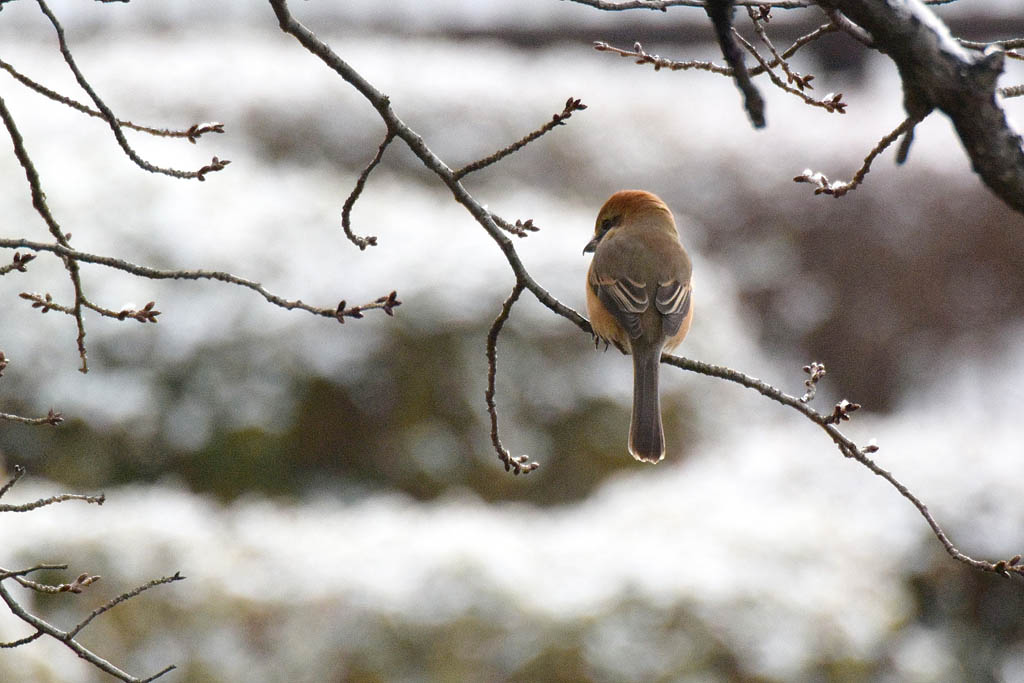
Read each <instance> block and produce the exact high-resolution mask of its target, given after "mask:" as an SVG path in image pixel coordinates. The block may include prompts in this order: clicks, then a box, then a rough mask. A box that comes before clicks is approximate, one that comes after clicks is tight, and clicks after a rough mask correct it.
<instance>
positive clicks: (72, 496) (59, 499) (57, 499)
mask: <svg viewBox="0 0 1024 683" xmlns="http://www.w3.org/2000/svg"><path fill="white" fill-rule="evenodd" d="M106 499H107V498H106V496H104V495H103V494H102V493H101V494H99V495H98V496H86V495H82V494H80V493H62V494H60V495H57V496H50V497H49V498H40V499H39V500H34V501H32V502H31V503H22V504H21V505H8V504H6V503H0V512H29V511H31V510H36V509H38V508H41V507H45V506H47V505H53V504H54V503H64V502H66V501H69V500H81V501H85V502H86V503H93V504H95V505H103V503H104V502H105V501H106Z"/></svg>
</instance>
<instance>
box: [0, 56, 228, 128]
mask: <svg viewBox="0 0 1024 683" xmlns="http://www.w3.org/2000/svg"><path fill="white" fill-rule="evenodd" d="M0 69H3V70H5V71H6V72H7V73H9V74H11V76H13V77H14V79H15V80H17V81H18V82H19V83H21V84H22V85H24V86H26V87H28V88H31V89H32V90H35V91H36V92H37V93H39V94H40V95H42V96H43V97H48V98H50V99H51V100H53V101H54V102H60V103H61V104H63V105H66V106H68V107H71V108H72V109H74V110H76V111H80V112H82V113H83V114H86V115H88V116H92V117H95V118H98V119H103V120H106V117H105V116H104V115H103V113H102V112H99V111H97V110H95V109H91V108H89V107H87V106H86V105H84V104H82V103H81V102H79V101H77V100H74V99H72V98H70V97H66V96H64V95H61V94H60V93H59V92H56V91H53V90H50V89H49V88H47V87H46V86H45V85H43V84H42V83H38V82H36V81H34V80H32V79H31V78H29V77H28V76H26V75H24V74H22V73H21V72H19V71H18V70H17V69H15V68H14V67H13V66H12V65H10V64H8V63H7V62H5V61H4V60H2V59H0ZM117 123H118V125H119V126H121V127H122V128H130V129H132V130H137V131H139V132H140V133H147V134H149V135H153V136H155V137H161V138H185V139H186V140H188V141H189V142H191V143H192V144H193V145H194V144H196V141H197V140H198V139H199V138H200V137H202V136H203V135H205V134H206V133H223V132H224V124H223V123H217V122H216V121H210V122H208V123H195V124H192V125H191V126H189V127H188V128H186V129H184V130H172V129H170V128H152V127H150V126H140V125H138V124H136V123H132V122H131V121H126V120H124V119H118V120H117Z"/></svg>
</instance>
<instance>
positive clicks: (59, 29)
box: [36, 0, 230, 336]
mask: <svg viewBox="0 0 1024 683" xmlns="http://www.w3.org/2000/svg"><path fill="white" fill-rule="evenodd" d="M36 2H37V3H38V4H39V9H41V10H42V12H43V14H45V15H46V18H47V19H49V20H50V23H51V24H53V29H54V31H56V33H57V41H58V42H59V43H60V53H61V55H63V56H64V61H65V63H67V65H68V68H69V69H71V72H72V73H73V74H74V75H75V80H76V81H78V85H80V86H81V87H82V90H84V91H85V92H86V93H88V94H89V97H90V99H92V101H93V104H94V105H96V108H97V109H98V110H99V111H100V113H102V114H103V118H104V119H106V121H107V123H108V124H109V125H110V129H111V130H112V131H113V132H114V138H115V139H116V140H117V144H118V145H120V146H121V149H122V150H124V153H125V154H126V155H127V156H128V158H129V159H131V160H132V161H133V162H135V165H136V166H138V167H139V168H141V169H143V170H146V171H149V172H150V173H161V174H163V175H168V176H171V177H173V178H196V179H197V180H204V179H205V176H206V174H207V173H210V172H212V171H219V170H221V169H223V168H224V167H225V166H226V165H227V164H228V163H230V162H228V161H226V160H225V161H221V160H219V159H217V157H214V158H213V161H212V162H211V163H210V164H208V165H206V166H204V167H203V168H201V169H199V170H198V171H179V170H177V169H174V168H163V167H160V166H155V165H153V164H151V163H149V162H148V161H146V160H145V159H143V158H142V157H140V156H139V155H138V153H136V151H135V150H134V149H132V147H131V145H129V144H128V139H127V138H125V136H124V131H122V130H121V124H120V122H119V121H118V119H117V117H116V116H115V115H114V112H113V111H111V109H110V107H108V106H107V105H106V103H105V102H104V101H103V100H102V99H100V96H99V95H97V94H96V91H95V90H94V89H93V87H92V85H90V83H89V81H88V80H86V78H85V76H84V75H83V74H82V71H81V70H80V69H79V68H78V64H77V63H75V58H74V57H73V56H72V54H71V49H70V48H69V47H68V43H67V40H66V39H65V37H64V27H63V26H61V23H60V21H58V19H57V17H56V15H54V13H53V12H52V11H50V7H49V6H48V5H47V4H46V0H36ZM83 336H84V335H83Z"/></svg>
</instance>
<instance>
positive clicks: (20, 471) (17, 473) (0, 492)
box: [0, 465, 25, 578]
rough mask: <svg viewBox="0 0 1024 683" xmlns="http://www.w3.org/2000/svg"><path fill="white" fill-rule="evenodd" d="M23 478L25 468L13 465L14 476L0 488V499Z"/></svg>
mask: <svg viewBox="0 0 1024 683" xmlns="http://www.w3.org/2000/svg"><path fill="white" fill-rule="evenodd" d="M24 476H25V467H24V466H22V465H15V466H14V476H12V477H11V478H10V480H9V481H8V482H7V483H6V484H4V485H3V486H0V498H3V497H4V496H5V495H7V492H8V491H10V490H11V488H13V487H14V485H15V484H17V483H18V480H19V479H21V478H22V477H24ZM0 578H6V577H0Z"/></svg>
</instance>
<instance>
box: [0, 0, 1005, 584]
mask: <svg viewBox="0 0 1024 683" xmlns="http://www.w3.org/2000/svg"><path fill="white" fill-rule="evenodd" d="M268 1H269V3H270V6H271V8H272V9H273V10H274V13H275V15H276V16H277V19H278V22H279V24H280V26H281V30H283V31H284V32H285V33H288V34H290V35H292V36H294V37H295V38H296V39H297V40H298V41H299V43H300V44H302V46H303V47H305V48H306V49H307V50H308V51H309V52H310V53H312V54H313V55H315V56H316V57H318V58H319V59H320V60H321V61H323V62H324V63H325V64H326V65H327V66H328V67H330V68H331V69H333V70H334V71H335V72H337V73H338V75H340V76H341V77H342V78H343V79H344V80H345V81H346V82H348V83H349V84H351V85H352V86H353V87H355V88H356V89H357V90H358V91H359V92H360V93H361V94H362V95H363V96H364V97H365V98H366V99H367V100H368V101H369V102H370V104H371V105H372V106H373V107H374V108H375V109H376V110H377V112H378V114H379V115H380V117H381V119H382V120H383V121H384V124H385V126H386V127H387V129H388V130H389V131H392V132H393V133H394V135H395V136H396V137H397V138H398V139H401V140H402V141H403V142H405V143H406V145H408V147H409V149H410V150H411V151H412V152H413V153H414V154H415V155H416V156H417V157H418V158H419V159H420V161H421V162H422V163H423V164H424V166H426V168H427V169H428V170H430V171H431V172H433V173H434V174H435V175H437V176H438V178H439V179H440V180H441V182H442V183H444V184H445V186H447V187H448V188H449V190H451V192H452V195H453V196H454V197H455V200H456V201H457V202H459V203H460V204H462V205H463V206H464V207H465V208H466V210H467V211H469V213H470V214H471V215H472V216H473V217H474V218H475V219H476V221H477V222H478V223H479V224H480V226H481V227H482V228H483V229H484V230H485V231H486V232H487V233H488V234H489V235H490V236H491V238H492V239H493V240H494V241H495V242H496V243H497V245H498V247H499V248H500V249H501V250H502V253H503V254H504V255H505V258H506V260H507V261H508V263H509V267H510V268H511V269H512V272H513V273H514V274H515V277H516V284H515V286H514V288H513V289H512V292H511V293H510V295H509V297H508V298H507V299H506V300H505V303H504V304H503V306H502V310H501V313H500V314H499V315H498V317H497V318H496V319H495V321H494V323H493V324H492V326H491V329H490V331H489V333H488V339H487V356H488V388H487V392H486V394H485V398H486V401H487V405H488V413H489V415H490V416H491V428H492V429H491V434H492V443H493V444H494V446H495V449H496V451H497V452H498V454H499V457H501V459H502V461H503V462H505V463H506V465H508V467H509V469H513V468H514V467H515V465H514V464H513V463H512V462H510V460H506V458H505V457H503V456H508V457H509V458H511V456H509V455H508V451H507V450H506V449H505V448H504V447H503V446H502V445H501V441H500V439H498V438H497V415H496V408H495V406H494V401H493V397H494V373H495V372H496V370H495V364H496V350H495V349H496V343H497V337H498V335H499V334H500V331H501V328H502V326H503V325H504V322H505V320H507V318H508V316H509V313H510V312H511V308H512V306H513V305H514V304H515V303H516V301H517V300H518V298H519V296H520V294H521V292H522V291H523V290H524V289H525V290H529V291H530V292H531V293H532V294H533V295H534V296H535V297H536V298H537V300H538V301H539V302H540V303H541V304H543V305H544V306H546V307H547V308H548V309H550V310H551V311H552V312H553V313H555V314H556V315H559V316H562V317H564V318H566V319H567V320H569V321H570V322H572V323H573V324H575V325H576V326H577V327H579V328H580V329H581V330H583V331H584V332H586V333H587V334H588V335H591V336H592V335H593V331H592V329H591V327H590V323H589V322H588V321H587V320H586V319H585V318H583V317H582V316H581V315H580V314H579V313H577V312H576V311H575V310H573V309H572V308H570V307H568V306H565V305H564V304H562V303H561V302H560V301H558V300H557V299H556V298H555V297H553V296H551V294H550V293H548V292H547V290H545V289H544V288H543V287H541V285H540V284H538V283H537V282H536V281H535V280H534V279H533V277H532V276H531V275H530V274H529V272H527V270H526V268H525V267H524V265H523V263H522V261H521V260H520V259H519V256H518V253H517V252H516V250H515V247H514V245H513V243H512V241H511V240H510V239H509V238H508V237H507V236H506V235H505V234H503V233H502V231H501V228H500V227H499V225H498V224H497V221H496V220H495V218H496V217H495V216H493V215H492V214H491V213H490V212H489V211H487V209H485V208H484V207H483V206H481V205H480V204H479V203H478V202H477V201H476V199H474V198H473V196H472V195H471V194H470V193H469V192H468V191H467V190H466V189H465V187H463V185H462V184H461V182H460V181H459V177H458V175H457V173H456V172H454V171H452V170H451V168H450V167H449V166H448V165H447V164H446V163H444V162H443V161H442V160H441V159H440V158H439V157H437V155H435V154H434V152H433V151H431V149H430V148H429V147H428V146H427V144H426V142H424V140H423V138H422V137H421V136H420V135H418V134H417V133H416V132H415V131H413V130H412V129H411V128H409V126H408V125H406V124H405V123H404V122H403V121H402V120H401V119H400V118H399V117H398V115H397V114H396V113H395V111H394V110H393V109H392V107H391V101H390V99H389V98H388V97H387V96H386V95H384V94H383V93H381V92H380V91H378V90H377V89H376V88H375V87H373V85H372V84H370V83H369V82H368V81H367V80H365V79H364V78H363V77H362V76H361V75H360V74H359V73H358V72H357V71H356V70H355V69H353V68H352V67H351V66H350V65H349V64H348V63H347V62H345V61H344V60H343V59H341V58H340V57H339V56H338V55H337V54H335V53H334V52H333V51H332V50H331V48H330V47H328V46H327V44H325V43H323V42H322V41H320V40H319V39H318V38H317V37H316V36H315V35H314V34H313V33H312V32H311V31H309V29H307V28H306V27H305V26H303V25H302V24H300V23H299V22H298V21H297V20H296V19H295V18H294V17H293V16H292V15H291V13H290V12H289V10H288V4H287V0H268ZM890 1H891V0H890ZM585 4H591V3H585ZM738 4H744V3H738ZM0 245H2V243H0ZM661 362H663V363H668V364H670V365H674V366H676V367H679V368H681V369H683V370H688V371H690V372H696V373H699V374H703V375H707V376H709V377H716V378H719V379H724V380H727V381H730V382H735V383H737V384H740V385H741V386H745V387H748V388H751V389H754V390H755V391H758V392H759V393H761V394H762V395H764V396H766V397H767V398H770V399H771V400H774V401H776V402H778V403H781V404H782V405H785V406H788V407H790V408H793V409H794V410H797V411H798V412H800V413H801V414H802V415H804V416H805V417H807V418H808V419H809V420H811V421H812V422H814V423H815V424H816V425H818V426H819V427H820V428H822V429H823V430H824V431H825V433H826V434H828V436H829V438H830V439H831V440H832V441H833V442H834V443H835V444H836V447H837V448H838V449H839V451H840V452H841V453H842V454H843V455H844V456H846V457H849V458H853V459H855V460H857V461H858V462H859V463H861V464H862V465H864V466H865V467H866V468H868V469H869V470H870V471H871V472H873V473H874V474H876V475H878V476H880V477H882V478H883V479H885V480H886V481H887V482H888V483H889V484H890V485H892V486H893V487H894V488H895V489H896V490H897V491H898V492H899V493H900V495H902V496H903V497H904V498H906V499H907V500H908V501H910V503H911V504H912V505H914V507H915V508H916V509H917V510H918V512H919V513H920V514H921V515H922V516H923V517H924V519H925V521H926V522H927V523H928V525H929V527H930V528H931V529H932V532H933V533H934V534H935V536H936V537H937V538H938V539H939V541H940V542H941V543H942V545H943V547H944V548H945V549H946V552H947V553H949V555H950V556H951V557H953V558H954V559H955V560H957V561H959V562H963V563H964V564H967V565H969V566H971V567H973V568H975V569H979V570H982V571H987V572H993V573H997V574H1000V575H1001V576H1010V575H1011V574H1017V575H1020V576H1024V566H1021V565H1019V564H1018V562H1019V560H1020V558H1019V557H1014V558H1011V559H1010V560H1001V561H999V562H994V563H993V562H987V561H984V560H976V559H974V558H971V557H969V556H968V555H966V554H964V553H962V552H961V551H960V550H958V549H957V548H956V546H954V545H953V544H952V542H951V541H950V540H949V538H948V536H947V535H946V533H945V531H943V529H942V527H941V526H939V524H938V523H937V522H936V520H935V519H934V517H932V515H931V513H930V512H929V511H928V508H927V507H926V506H925V505H924V503H923V502H921V500H920V499H918V498H917V497H916V496H915V495H914V494H913V493H912V492H911V491H910V490H909V489H908V488H907V487H906V486H904V485H903V484H902V483H901V482H900V481H899V480H898V479H896V477H895V476H894V475H892V474H891V473H890V472H888V471H886V470H884V469H883V468H881V467H880V466H878V465H877V464H876V463H875V462H874V461H873V460H872V459H871V458H869V457H868V455H867V454H868V453H872V452H874V451H875V450H877V448H878V447H877V446H876V445H874V444H869V445H868V446H865V447H858V446H857V444H855V443H854V442H853V441H851V440H850V439H849V438H847V437H846V436H845V435H844V434H843V433H842V432H841V431H840V430H839V428H838V427H837V426H836V425H837V424H839V423H840V422H841V421H844V420H848V419H849V416H850V413H852V412H853V411H854V410H855V409H856V408H857V407H859V406H857V405H856V404H852V403H850V402H849V401H845V400H844V401H841V402H840V403H838V404H836V406H835V407H834V409H833V410H832V411H831V412H830V413H828V414H822V413H819V412H818V411H817V410H815V409H814V408H812V407H811V406H810V405H809V401H810V397H811V396H810V395H809V394H805V396H807V397H808V398H807V400H802V399H801V398H796V397H793V396H790V395H788V394H786V393H784V392H783V391H781V390H779V389H777V388H775V387H773V386H771V385H770V384H767V383H765V382H762V381H761V380H758V379H755V378H753V377H749V376H747V375H745V374H743V373H741V372H737V371H736V370H732V369H730V368H726V367H722V366H717V365H710V364H708V363H703V362H700V361H694V360H689V359H686V358H681V357H677V356H672V355H669V354H663V355H662V358H661ZM807 371H808V373H809V374H811V376H812V378H813V377H814V375H815V373H817V375H818V379H820V377H821V376H823V375H824V367H823V366H819V365H818V364H814V365H813V366H808V370H807ZM816 382H817V379H814V383H816ZM808 389H809V392H810V387H809V388H808ZM520 457H522V458H525V456H520Z"/></svg>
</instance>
